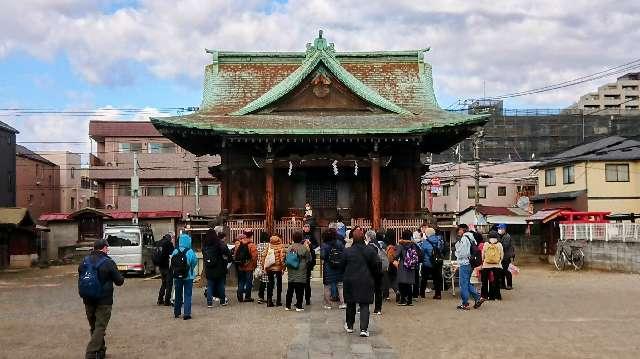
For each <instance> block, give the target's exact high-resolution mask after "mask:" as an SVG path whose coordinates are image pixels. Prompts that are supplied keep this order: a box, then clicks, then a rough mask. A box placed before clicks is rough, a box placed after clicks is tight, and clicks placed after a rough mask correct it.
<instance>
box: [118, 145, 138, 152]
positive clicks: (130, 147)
mask: <svg viewBox="0 0 640 359" xmlns="http://www.w3.org/2000/svg"><path fill="white" fill-rule="evenodd" d="M140 151H142V143H118V152H120V153H127V152H140Z"/></svg>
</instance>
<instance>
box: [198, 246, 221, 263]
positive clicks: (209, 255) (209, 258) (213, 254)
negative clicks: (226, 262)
mask: <svg viewBox="0 0 640 359" xmlns="http://www.w3.org/2000/svg"><path fill="white" fill-rule="evenodd" d="M217 252H218V251H216V248H215V247H209V248H207V249H205V250H204V252H203V253H202V259H203V260H204V266H205V267H207V268H214V267H215V266H216V265H217V264H218V261H219V258H218V255H217V254H218V253H217Z"/></svg>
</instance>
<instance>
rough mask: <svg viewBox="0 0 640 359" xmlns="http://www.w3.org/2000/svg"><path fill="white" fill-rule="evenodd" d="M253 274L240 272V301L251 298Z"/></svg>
mask: <svg viewBox="0 0 640 359" xmlns="http://www.w3.org/2000/svg"><path fill="white" fill-rule="evenodd" d="M252 288H253V272H245V271H238V300H243V299H249V298H251V289H252Z"/></svg>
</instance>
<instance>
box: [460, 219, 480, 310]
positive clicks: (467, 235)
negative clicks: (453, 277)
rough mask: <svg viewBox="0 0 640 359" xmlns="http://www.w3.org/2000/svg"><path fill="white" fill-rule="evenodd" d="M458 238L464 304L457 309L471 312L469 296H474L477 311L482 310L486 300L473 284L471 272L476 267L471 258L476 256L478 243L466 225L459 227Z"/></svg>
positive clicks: (461, 296) (461, 291)
mask: <svg viewBox="0 0 640 359" xmlns="http://www.w3.org/2000/svg"><path fill="white" fill-rule="evenodd" d="M458 236H459V237H460V239H458V241H457V242H456V259H457V261H458V275H459V282H460V298H461V299H462V303H461V304H460V305H459V306H458V307H457V309H460V310H469V309H470V307H469V295H471V296H473V299H474V300H475V304H474V305H473V307H474V308H475V309H478V308H480V306H481V305H482V303H483V302H484V299H482V298H481V297H480V295H479V294H478V292H477V291H476V288H475V287H474V286H473V285H472V284H471V271H472V270H473V268H472V265H474V267H475V263H472V264H470V258H473V257H474V256H476V253H477V248H478V246H477V242H476V240H475V238H474V237H473V233H471V232H469V226H467V225H466V224H464V223H463V224H459V225H458Z"/></svg>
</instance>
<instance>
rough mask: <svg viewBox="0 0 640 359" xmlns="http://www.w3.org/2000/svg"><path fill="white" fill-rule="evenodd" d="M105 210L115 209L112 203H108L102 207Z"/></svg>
mask: <svg viewBox="0 0 640 359" xmlns="http://www.w3.org/2000/svg"><path fill="white" fill-rule="evenodd" d="M104 208H105V209H115V208H116V205H115V204H113V203H108V204H106V205H105V206H104Z"/></svg>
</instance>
